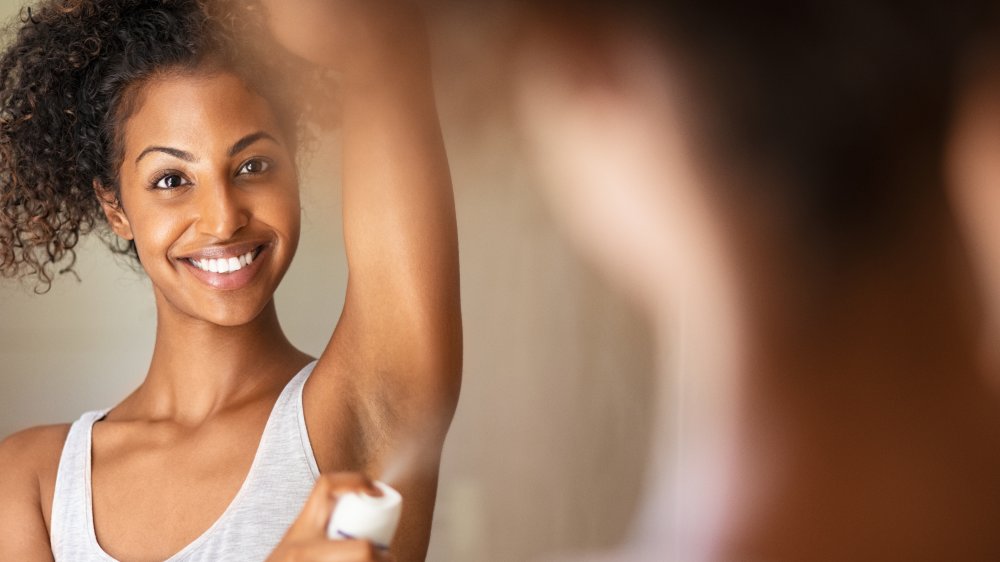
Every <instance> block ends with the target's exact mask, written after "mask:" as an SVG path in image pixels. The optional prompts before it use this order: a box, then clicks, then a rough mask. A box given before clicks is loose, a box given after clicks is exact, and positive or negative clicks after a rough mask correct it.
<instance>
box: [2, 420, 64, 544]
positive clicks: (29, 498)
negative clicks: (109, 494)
mask: <svg viewBox="0 0 1000 562" xmlns="http://www.w3.org/2000/svg"><path fill="white" fill-rule="evenodd" d="M69 428H70V426H69V424H61V425H50V426H42V427H34V428H31V429H26V430H24V431H20V432H18V433H15V434H13V435H11V436H9V437H7V438H6V439H4V440H3V441H0V474H3V478H0V527H2V528H3V529H4V532H3V533H0V559H3V560H45V559H51V556H52V554H51V551H50V550H49V534H48V524H47V521H48V514H49V511H50V509H51V504H52V493H53V490H54V488H55V479H56V474H57V472H58V470H59V458H60V456H61V455H62V448H63V443H65V441H66V435H67V434H68V433H69Z"/></svg>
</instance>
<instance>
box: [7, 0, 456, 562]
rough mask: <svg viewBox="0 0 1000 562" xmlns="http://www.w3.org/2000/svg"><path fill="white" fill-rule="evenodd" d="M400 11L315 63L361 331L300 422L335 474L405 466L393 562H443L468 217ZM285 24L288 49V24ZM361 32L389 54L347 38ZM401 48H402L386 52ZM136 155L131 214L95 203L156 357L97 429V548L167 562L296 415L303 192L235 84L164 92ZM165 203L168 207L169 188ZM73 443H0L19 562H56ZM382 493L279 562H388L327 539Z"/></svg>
mask: <svg viewBox="0 0 1000 562" xmlns="http://www.w3.org/2000/svg"><path fill="white" fill-rule="evenodd" d="M395 4H396V3H394V2H393V3H389V2H386V3H384V4H380V5H379V7H378V9H374V8H373V9H372V10H371V11H370V12H367V11H360V12H352V13H351V17H353V18H355V19H353V20H350V21H348V22H345V20H343V19H338V18H336V17H334V16H337V15H343V14H333V13H331V14H327V16H326V17H327V19H324V20H322V21H323V25H320V26H318V27H316V28H315V29H316V30H317V32H324V33H323V34H324V35H336V36H346V37H349V38H350V41H348V42H346V43H344V45H343V46H344V47H345V48H346V47H349V48H350V49H351V51H350V52H351V53H354V55H352V58H351V61H352V62H351V64H350V65H346V66H345V65H339V66H338V64H339V63H338V61H337V60H326V59H323V58H315V57H312V60H313V62H316V63H319V64H324V65H327V66H330V67H331V68H334V69H336V70H338V71H340V72H342V73H343V84H344V88H343V91H342V96H343V106H344V107H343V114H344V117H343V129H342V130H343V158H342V160H343V213H344V237H345V243H346V246H347V256H348V267H349V272H350V273H349V282H348V292H347V296H346V301H345V306H344V311H343V313H342V315H341V318H340V320H339V322H338V324H337V328H336V330H335V332H334V334H333V336H332V338H331V341H330V343H329V345H328V346H327V348H326V349H325V350H324V351H323V353H322V354H321V356H320V357H319V358H318V363H317V365H316V367H315V370H314V371H313V374H312V375H311V377H310V379H309V381H308V383H307V384H306V386H305V388H304V391H303V404H304V413H305V419H306V425H307V427H308V431H309V435H310V438H311V440H312V445H313V449H314V453H315V456H316V459H317V463H318V465H319V467H320V469H321V471H322V472H324V473H328V474H329V473H339V472H344V471H350V472H353V473H360V474H367V475H371V476H372V477H380V476H382V475H383V472H384V470H385V469H386V468H387V467H388V466H390V465H396V464H398V462H399V461H398V459H400V458H402V457H405V458H406V460H407V461H408V462H407V463H406V466H405V469H403V470H399V471H396V472H397V473H396V474H394V475H393V476H394V478H393V481H392V482H391V483H392V484H393V486H394V487H396V488H397V489H398V490H399V491H400V492H401V493H402V494H403V496H404V497H405V498H406V502H405V504H404V505H405V507H404V512H403V517H402V521H401V524H400V529H399V531H398V532H397V535H396V540H395V541H394V543H393V548H392V551H393V553H394V554H395V556H396V559H398V560H402V561H412V560H423V559H424V556H425V554H426V550H427V544H428V540H429V533H430V524H431V517H432V513H433V507H434V499H435V495H436V486H437V471H438V465H439V462H440V454H441V447H442V445H443V441H444V437H445V434H446V432H447V428H448V425H449V423H450V420H451V418H452V416H453V413H454V409H455V405H456V402H457V398H458V391H459V385H460V373H461V352H462V339H461V318H460V306H459V285H458V260H457V241H456V226H455V215H454V202H453V196H452V192H451V182H450V177H449V172H448V167H447V161H446V157H445V154H444V150H443V146H442V141H441V136H440V131H439V126H438V123H437V116H436V111H435V108H434V101H433V94H432V91H431V85H430V79H429V70H428V69H429V60H428V56H427V48H426V38H425V37H424V34H423V29H422V27H421V25H420V24H419V21H420V20H419V19H416V20H412V19H406V18H404V19H395V18H393V17H389V18H386V17H383V12H382V9H383V8H394V7H396V6H395ZM286 11H287V10H286ZM394 13H399V11H398V10H396V11H394ZM405 14H406V15H413V12H411V11H405ZM414 22H417V23H414ZM286 23H287V22H286ZM274 24H275V25H274V28H275V32H276V36H278V37H279V38H280V37H282V30H283V29H285V28H283V27H281V26H282V25H285V24H283V23H282V22H280V21H275V22H274ZM358 28H360V29H369V30H371V33H367V34H365V35H363V36H360V37H356V36H354V35H352V33H353V32H351V33H348V32H347V31H345V30H353V29H358ZM338 34H339V35H338ZM293 35H294V34H293ZM387 36H392V37H394V38H395V39H394V41H393V42H392V43H391V44H390V45H389V46H386V45H385V44H384V43H383V40H384V39H385V37H387ZM288 46H289V47H290V48H291V49H292V50H293V51H294V50H295V45H292V44H289V45H288ZM315 46H316V45H315V44H314V45H313V47H315ZM328 51H329V50H324V51H323V52H324V53H327V52H328ZM304 54H305V55H308V54H309V53H304ZM324 56H325V55H324ZM307 58H310V57H308V56H307ZM338 60H339V59H338ZM260 133H265V135H261V134H260ZM124 140H125V157H124V161H123V164H122V167H121V186H122V188H121V205H120V206H116V205H113V204H111V201H110V200H109V199H108V198H107V197H106V194H105V193H104V192H103V191H102V190H100V189H98V190H97V192H98V193H99V194H102V195H104V199H103V200H104V209H105V213H106V214H107V217H108V220H109V222H110V224H111V225H112V227H113V229H114V230H115V232H116V233H117V234H118V235H119V236H121V237H122V238H125V239H130V240H134V241H135V243H136V245H137V248H138V251H139V255H140V257H141V258H142V263H143V266H144V268H145V269H146V271H147V273H148V274H149V277H150V280H151V281H152V284H153V287H154V295H155V299H156V305H157V336H156V344H155V348H154V353H153V359H152V361H151V364H150V367H149V372H148V373H147V376H146V379H145V381H144V382H143V384H142V385H141V386H140V387H139V388H138V389H137V390H136V391H135V392H134V393H133V394H132V395H130V396H129V397H128V398H126V399H125V400H124V401H123V402H122V403H120V404H119V405H117V406H116V407H115V408H113V409H112V410H111V412H110V413H109V415H108V417H107V419H105V420H104V421H101V422H99V423H97V424H95V427H94V443H93V496H94V514H95V528H96V531H97V536H98V540H99V542H100V544H101V546H102V547H103V548H104V550H105V551H106V552H108V553H109V554H111V555H112V556H114V557H116V558H118V559H120V560H126V561H132V560H136V561H138V560H162V559H165V558H167V557H169V556H170V555H172V554H173V553H175V552H177V551H179V550H181V549H182V548H183V547H184V546H185V545H187V544H188V543H190V542H191V541H192V540H194V539H195V538H196V537H198V536H199V535H201V534H202V533H203V532H204V531H205V530H206V529H207V528H208V527H210V526H211V524H212V523H213V522H214V521H215V520H216V519H217V518H218V517H219V515H221V513H222V512H223V511H224V510H225V508H226V506H228V504H229V503H230V502H231V501H232V498H233V497H234V496H235V494H236V491H237V490H238V488H239V487H240V485H241V484H242V482H243V480H244V478H245V477H246V474H247V472H248V470H249V467H250V463H251V461H252V459H253V456H254V454H255V452H256V447H257V443H258V441H259V436H260V435H261V433H262V431H263V428H264V424H265V422H266V420H267V417H268V414H269V413H270V410H271V407H272V406H273V404H274V402H275V400H276V399H277V396H278V394H279V393H280V392H281V390H282V389H283V388H284V386H285V385H286V383H287V382H288V381H289V380H290V379H291V377H292V376H293V375H294V374H295V373H296V372H298V371H299V370H300V369H301V368H302V367H303V366H304V365H306V364H307V363H308V362H309V361H310V360H311V358H310V357H309V356H307V355H306V354H304V353H302V352H301V351H299V350H297V349H296V348H295V347H294V346H293V345H292V344H291V343H290V342H288V340H287V338H285V336H284V334H283V333H282V331H281V327H280V325H279V323H278V320H277V315H276V312H275V308H274V302H273V292H274V289H275V288H276V287H277V285H278V283H279V282H280V280H281V277H282V276H283V275H284V273H285V271H286V270H287V268H288V265H289V264H290V262H291V259H292V257H293V255H294V252H295V247H296V244H297V241H298V236H299V198H298V184H297V177H296V172H295V168H294V160H293V156H292V154H291V152H290V149H289V142H288V140H287V139H285V138H283V136H282V134H281V129H280V127H278V124H277V121H276V119H275V116H274V114H273V112H272V111H271V108H270V107H269V106H268V104H267V103H266V102H265V101H264V100H263V99H262V98H260V97H259V96H257V95H256V94H255V93H253V92H252V91H250V90H249V89H248V88H247V87H246V85H245V84H244V83H243V82H242V81H240V80H239V78H238V77H236V76H235V75H233V74H231V73H227V72H225V71H219V70H212V69H195V70H194V71H190V72H166V73H162V74H161V75H158V76H156V77H154V78H152V79H151V80H149V81H148V82H146V83H144V84H142V85H141V91H140V103H139V106H138V110H137V111H136V112H135V114H134V115H133V116H131V118H130V119H129V120H128V121H127V122H126V123H125V125H124ZM150 147H166V148H168V149H169V150H166V151H164V150H159V149H153V150H151V151H149V149H150ZM234 147H236V150H234ZM178 150H179V151H183V152H184V153H187V154H185V155H182V156H178V153H177V152H176V151H178ZM170 152H172V154H170ZM144 153H145V154H144ZM164 171H169V172H164ZM164 173H168V174H172V175H173V176H175V177H170V178H169V179H166V180H164V179H163V177H164ZM161 180H162V181H161ZM156 182H160V189H151V185H155V184H156ZM165 187H171V189H164V188H165ZM244 243H247V244H250V245H251V246H253V247H260V246H265V247H266V250H264V251H263V252H262V253H261V254H260V256H259V258H258V260H257V261H256V262H255V264H254V267H255V268H256V269H255V271H256V273H255V274H254V275H253V278H252V279H251V280H250V282H249V283H247V284H246V285H245V286H242V287H240V288H238V289H230V290H220V289H218V288H216V287H213V286H211V285H209V284H206V283H205V282H203V281H202V280H200V279H198V278H197V277H196V275H195V274H194V273H193V272H192V269H191V268H190V266H189V265H188V264H186V263H185V262H184V261H183V259H182V258H184V257H190V256H195V257H199V256H202V257H205V256H207V255H211V254H212V253H213V252H218V251H220V249H221V250H225V249H227V248H229V249H231V248H234V247H240V245H241V244H244ZM67 431H68V425H60V426H52V427H45V428H34V429H31V430H27V431H24V432H21V433H18V434H16V435H14V436H12V437H10V438H8V439H6V440H5V441H3V442H2V444H0V467H2V471H3V473H4V474H5V478H3V479H2V483H0V525H2V526H4V528H5V532H4V533H3V534H2V535H3V536H2V537H0V558H3V559H19V560H46V559H51V552H50V550H49V545H48V541H49V539H48V529H49V524H50V513H51V504H52V492H53V489H54V483H55V474H56V470H57V467H58V457H59V453H60V450H61V448H62V443H63V442H64V440H65V436H66V433H67ZM249 435H254V436H258V437H257V439H248V438H247V436H249ZM205 451H211V452H212V454H211V455H208V454H204V452H205ZM167 467H169V470H168V468H167ZM168 473H169V474H168ZM6 475H10V477H7V476H6ZM168 475H169V478H167V476H168ZM149 482H157V483H159V484H158V485H157V487H155V488H153V487H150V486H149ZM369 487H370V484H368V482H367V480H366V479H365V478H364V477H361V476H345V475H336V476H324V477H323V478H322V479H321V480H320V482H319V483H318V484H317V488H316V490H314V494H313V497H312V498H311V499H310V501H309V503H308V504H307V506H306V508H305V509H304V511H303V513H302V515H301V516H300V519H299V520H298V521H297V522H296V523H295V524H294V525H293V526H292V528H291V529H290V530H289V533H288V535H287V536H286V537H285V539H284V540H283V541H282V543H281V544H280V545H279V547H278V548H277V549H276V550H275V552H274V553H273V555H272V557H271V560H274V561H278V560H291V559H295V560H374V559H382V558H384V555H382V554H379V553H376V552H375V551H374V550H373V549H371V548H370V547H369V546H368V545H366V544H364V543H332V542H330V541H326V540H325V538H323V536H322V527H323V524H322V523H325V520H323V521H320V520H321V519H323V518H324V517H328V516H329V511H328V510H329V509H330V508H331V507H332V505H333V503H334V502H335V499H336V496H337V495H338V494H341V493H343V492H344V491H347V490H352V489H367V488H369ZM180 514H183V516H180ZM151 528H156V529H157V530H158V532H157V533H156V534H150V533H149V532H148V530H149V529H151ZM8 530H11V531H14V532H10V533H8V532H7V531H8ZM380 557H382V558H380Z"/></svg>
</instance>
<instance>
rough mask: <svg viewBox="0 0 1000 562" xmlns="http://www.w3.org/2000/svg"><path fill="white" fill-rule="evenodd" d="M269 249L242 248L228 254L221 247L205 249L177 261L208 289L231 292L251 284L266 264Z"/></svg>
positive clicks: (266, 246)
mask: <svg viewBox="0 0 1000 562" xmlns="http://www.w3.org/2000/svg"><path fill="white" fill-rule="evenodd" d="M270 248H271V245H270V244H264V245H262V246H257V247H252V246H247V245H243V246H242V247H235V248H232V249H231V250H229V251H227V250H224V249H221V248H220V249H212V250H205V251H203V252H202V254H201V255H200V256H198V255H196V256H191V257H186V258H183V259H181V260H179V261H180V263H182V264H184V265H185V266H186V269H187V270H188V271H189V272H190V273H191V274H192V275H193V276H194V277H195V278H197V279H198V280H199V281H201V282H202V283H204V284H206V285H208V286H209V287H212V288H213V289H217V290H222V291H233V290H236V289H242V288H244V287H246V286H248V285H250V283H252V282H253V280H254V279H255V278H256V277H257V271H258V270H259V269H260V268H261V264H262V263H263V262H265V261H267V260H266V258H267V255H268V251H269V249H270ZM237 252H245V253H237ZM206 254H208V255H206Z"/></svg>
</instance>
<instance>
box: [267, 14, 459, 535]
mask: <svg viewBox="0 0 1000 562" xmlns="http://www.w3.org/2000/svg"><path fill="white" fill-rule="evenodd" d="M266 4H268V7H269V21H270V23H271V26H272V30H273V31H274V33H275V35H276V37H277V38H278V40H279V41H280V42H281V43H282V44H284V45H285V46H286V47H287V48H288V49H289V50H291V51H292V52H294V53H296V54H298V55H300V56H302V57H303V58H306V59H308V60H310V61H312V62H314V63H316V64H320V65H324V66H326V67H329V68H333V69H335V70H338V71H339V72H340V73H341V76H342V91H341V100H342V104H343V108H342V124H343V129H342V134H343V140H342V142H343V213H344V238H345V242H346V246H347V260H348V268H349V278H348V289H347V296H346V302H345V306H344V311H343V314H342V316H341V318H340V322H339V323H338V325H337V328H336V331H335V333H334V335H333V338H332V340H331V342H330V344H329V346H328V348H327V349H326V351H325V352H324V353H323V355H322V357H321V358H320V362H319V364H318V365H317V367H316V370H315V371H314V374H313V376H312V378H310V382H309V385H307V387H306V392H307V395H306V397H305V408H306V415H307V422H310V421H311V420H314V419H319V420H320V421H319V422H318V423H314V424H313V425H315V426H316V427H312V426H311V427H310V435H311V437H312V438H313V442H314V445H317V443H330V444H332V445H333V446H332V447H331V448H330V449H331V450H334V451H336V450H343V449H344V448H345V447H347V448H349V449H351V450H354V451H357V458H358V459H360V460H359V461H358V462H357V463H356V464H359V465H360V466H356V465H355V466H350V465H348V466H345V463H344V462H342V461H343V459H334V458H331V459H328V462H324V460H323V459H322V458H321V457H323V455H324V454H325V453H324V452H323V451H320V450H317V456H318V457H320V458H319V460H320V467H321V469H323V468H329V469H337V470H365V471H368V472H369V473H370V474H371V475H372V476H374V477H380V476H384V474H383V471H385V470H388V471H390V472H396V471H397V470H398V471H400V472H402V473H405V474H403V475H402V476H403V477H404V479H405V481H406V482H405V483H403V484H400V483H399V482H394V483H395V484H397V485H399V486H403V487H409V488H411V489H410V490H402V491H403V492H404V495H407V492H409V496H408V500H410V501H411V505H415V504H414V501H415V502H416V504H426V505H428V506H431V507H432V506H433V498H434V493H435V486H436V477H437V467H438V462H439V458H440V448H441V446H442V444H443V440H444V435H445V432H446V431H447V428H448V424H449V423H450V421H451V417H452V415H453V413H454V409H455V405H456V402H457V399H458V391H459V385H460V378H461V363H462V330H461V311H460V301H459V273H458V244H457V235H456V225H455V205H454V198H453V194H452V188H451V179H450V174H449V170H448V163H447V159H446V155H445V151H444V146H443V142H442V138H441V132H440V126H439V124H438V117H437V111H436V108H435V103H434V95H433V91H432V84H431V76H430V61H429V58H430V57H429V47H428V40H427V37H426V29H425V27H424V23H423V20H422V18H421V16H420V14H419V12H418V11H417V10H416V9H415V8H414V7H413V6H412V5H410V4H409V3H407V2H403V1H397V0H366V1H358V0H333V1H330V2H297V3H295V2H289V3H285V2H284V1H278V0H270V2H266ZM295 9H299V11H294V10H295ZM343 397H347V398H348V403H349V404H350V407H349V408H347V410H346V411H344V412H327V413H323V409H324V404H325V407H326V409H327V410H330V409H332V408H331V406H332V405H334V404H340V403H342V400H341V398H343ZM323 416H329V419H326V420H324V419H322V418H323ZM350 427H357V428H358V429H359V433H358V434H357V435H353V436H350V435H348V436H347V437H345V436H344V435H343V434H344V430H345V428H350ZM345 438H351V439H353V441H352V442H351V443H347V444H345V443H344V441H343V440H344V439H345ZM324 464H325V465H326V466H325V467H324ZM394 476H395V475H394ZM415 495H422V496H425V497H423V498H420V497H414V496H415ZM424 515H425V516H426V519H427V522H426V523H427V526H428V528H429V524H430V522H429V519H430V513H429V511H427V512H426V513H425V514H424ZM407 519H408V517H407V514H405V513H404V527H405V526H406V525H407Z"/></svg>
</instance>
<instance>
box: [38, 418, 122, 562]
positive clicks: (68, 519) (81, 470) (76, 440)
mask: <svg viewBox="0 0 1000 562" xmlns="http://www.w3.org/2000/svg"><path fill="white" fill-rule="evenodd" d="M108 410H110V408H108V409H104V410H96V411H92V412H87V413H85V414H83V415H82V416H80V419H78V420H76V421H75V422H73V425H71V426H70V430H69V434H68V435H67V436H66V443H65V444H64V445H63V450H62V455H61V456H60V458H59V469H58V472H57V474H56V485H55V492H54V494H53V499H52V521H51V530H50V532H49V537H50V538H49V540H50V544H51V546H52V554H53V555H54V557H55V559H56V560H93V559H94V554H95V552H97V551H99V549H95V547H96V546H97V545H96V544H93V545H92V544H90V542H91V535H90V533H89V532H88V530H89V529H91V528H93V521H91V514H92V513H93V512H92V511H91V510H90V497H91V496H90V443H91V435H92V432H91V430H92V428H93V426H94V423H96V422H97V421H98V420H101V419H103V418H104V416H105V415H106V414H107V413H108Z"/></svg>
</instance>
